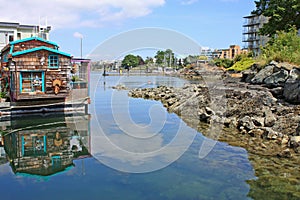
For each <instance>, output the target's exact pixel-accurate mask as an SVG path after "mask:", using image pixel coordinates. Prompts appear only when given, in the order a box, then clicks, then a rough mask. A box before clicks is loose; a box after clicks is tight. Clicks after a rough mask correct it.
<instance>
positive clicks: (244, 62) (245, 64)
mask: <svg viewBox="0 0 300 200" xmlns="http://www.w3.org/2000/svg"><path fill="white" fill-rule="evenodd" d="M254 63H255V60H253V59H252V58H248V57H245V58H242V59H241V60H240V61H237V62H236V63H234V65H233V66H232V67H230V68H228V69H227V70H229V71H237V72H241V71H244V70H247V69H249V68H250V67H251V66H252V65H253V64H254Z"/></svg>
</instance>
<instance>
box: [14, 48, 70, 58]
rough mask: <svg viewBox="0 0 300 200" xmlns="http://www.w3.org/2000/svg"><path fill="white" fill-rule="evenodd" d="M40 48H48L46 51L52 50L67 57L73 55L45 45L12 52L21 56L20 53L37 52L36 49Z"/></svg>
mask: <svg viewBox="0 0 300 200" xmlns="http://www.w3.org/2000/svg"><path fill="white" fill-rule="evenodd" d="M40 50H46V51H50V52H52V53H56V54H61V55H64V56H67V57H72V56H71V54H68V53H65V52H62V51H59V50H57V49H51V48H49V47H45V46H40V47H36V48H32V49H27V50H24V51H17V52H14V53H12V56H19V55H23V54H27V53H31V52H35V51H40Z"/></svg>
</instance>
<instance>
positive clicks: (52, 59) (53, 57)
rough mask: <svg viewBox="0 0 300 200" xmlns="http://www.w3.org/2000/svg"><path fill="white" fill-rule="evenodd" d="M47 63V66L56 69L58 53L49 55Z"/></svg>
mask: <svg viewBox="0 0 300 200" xmlns="http://www.w3.org/2000/svg"><path fill="white" fill-rule="evenodd" d="M48 63H49V65H48V66H49V68H54V69H57V68H58V66H59V60H58V55H49V58H48Z"/></svg>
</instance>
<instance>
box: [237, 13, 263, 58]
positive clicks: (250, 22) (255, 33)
mask: <svg viewBox="0 0 300 200" xmlns="http://www.w3.org/2000/svg"><path fill="white" fill-rule="evenodd" d="M244 19H245V23H244V25H243V28H244V30H243V42H244V43H245V46H244V48H245V49H248V50H249V51H252V52H253V54H254V56H258V55H259V54H260V47H261V46H265V44H266V43H267V42H268V37H267V36H263V35H260V34H259V29H260V28H262V27H263V25H264V24H265V23H267V22H268V18H267V17H265V16H263V15H259V16H258V15H249V16H245V17H244Z"/></svg>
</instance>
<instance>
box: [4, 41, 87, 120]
mask: <svg viewBox="0 0 300 200" xmlns="http://www.w3.org/2000/svg"><path fill="white" fill-rule="evenodd" d="M0 69H1V79H0V80H1V97H2V98H3V97H4V98H5V102H6V104H3V106H1V107H3V108H5V107H6V108H7V107H9V108H10V109H11V110H10V111H15V112H33V111H36V112H39V111H43V112H45V111H58V109H59V110H62V109H63V110H65V109H66V107H71V108H74V104H85V105H86V104H88V103H89V97H88V96H89V91H88V90H89V89H88V88H89V72H90V60H89V59H75V58H73V57H72V56H71V55H70V54H68V53H65V52H62V51H60V50H59V46H58V44H56V43H55V42H52V41H48V40H45V39H42V38H39V37H30V38H25V39H22V40H16V41H12V42H10V43H9V44H7V45H6V46H5V47H4V48H3V49H2V50H1V67H0ZM7 102H9V103H7ZM85 110H86V108H85ZM3 113H5V112H4V111H3V110H2V114H3Z"/></svg>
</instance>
